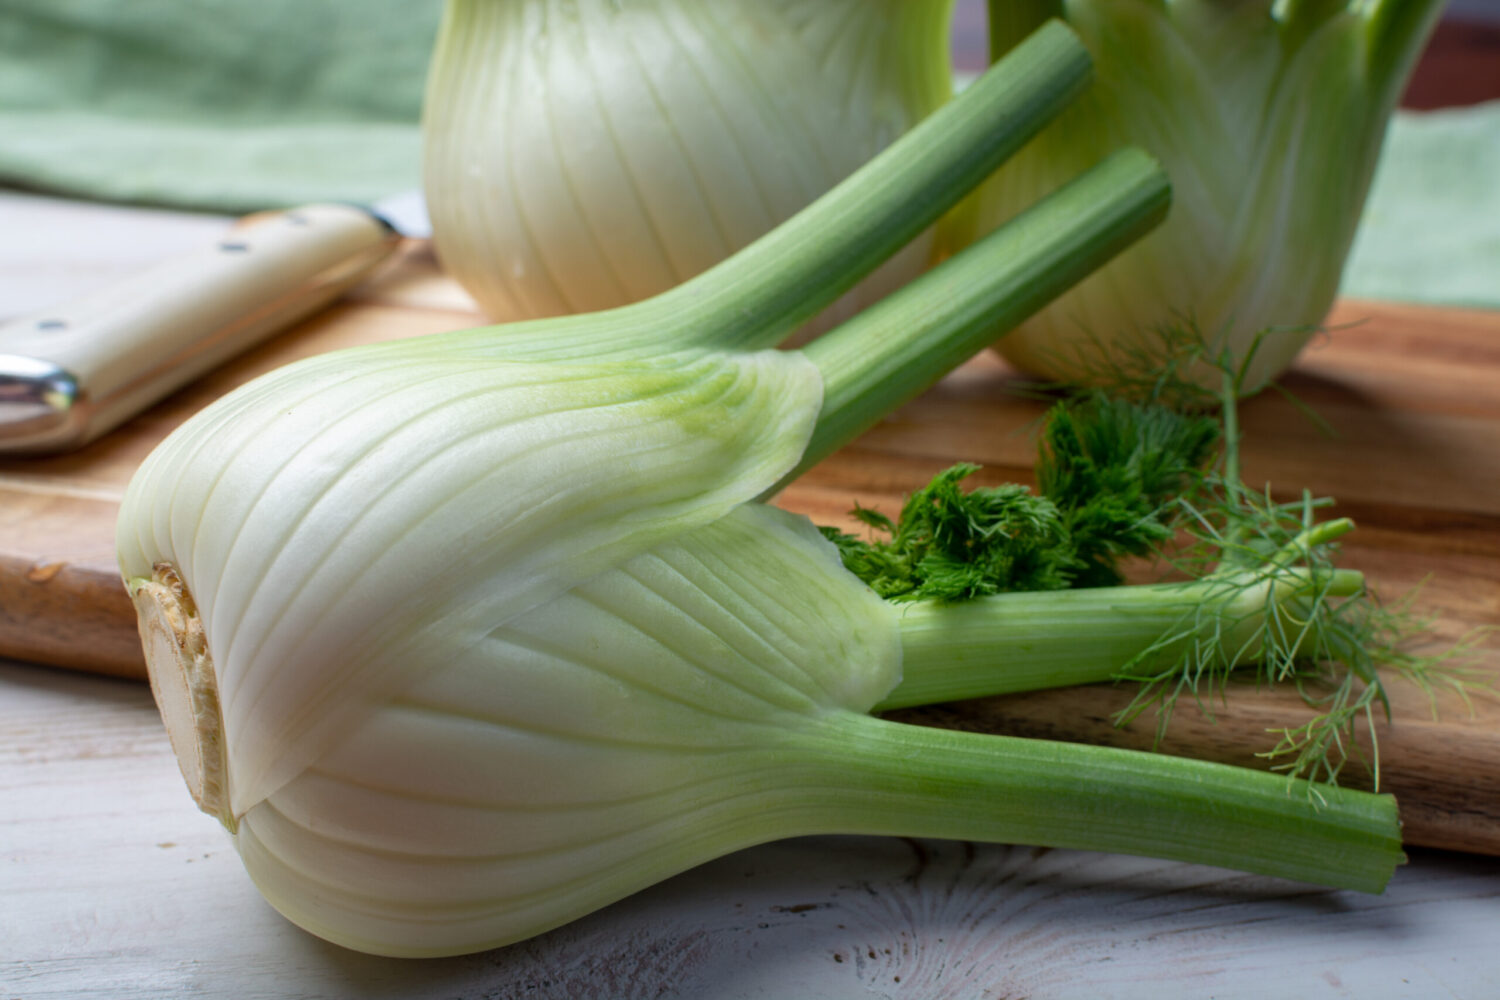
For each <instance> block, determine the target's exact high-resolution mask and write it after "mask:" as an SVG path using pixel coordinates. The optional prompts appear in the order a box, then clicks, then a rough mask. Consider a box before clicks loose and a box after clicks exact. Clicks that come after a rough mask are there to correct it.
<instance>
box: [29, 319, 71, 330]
mask: <svg viewBox="0 0 1500 1000" xmlns="http://www.w3.org/2000/svg"><path fill="white" fill-rule="evenodd" d="M36 328H37V329H38V330H66V329H67V328H68V321H67V320H65V319H41V320H37V323H36Z"/></svg>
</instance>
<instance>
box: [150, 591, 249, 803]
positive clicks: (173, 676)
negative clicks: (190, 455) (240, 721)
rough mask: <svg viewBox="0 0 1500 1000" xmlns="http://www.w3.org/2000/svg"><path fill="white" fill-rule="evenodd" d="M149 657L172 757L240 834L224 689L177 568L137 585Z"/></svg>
mask: <svg viewBox="0 0 1500 1000" xmlns="http://www.w3.org/2000/svg"><path fill="white" fill-rule="evenodd" d="M127 587H128V589H129V591H130V598H131V600H132V601H133V602H134V603H135V614H136V623H137V626H138V627H139V629H140V633H141V645H142V647H143V648H144V650H145V653H146V668H147V672H148V673H149V675H150V678H151V694H152V696H153V697H154V698H155V699H156V707H157V709H158V710H159V711H160V712H161V717H162V721H163V722H164V723H165V724H166V727H167V737H168V738H169V739H170V740H171V741H172V752H173V753H174V754H176V756H177V765H178V767H180V768H181V769H182V777H183V779H184V780H185V781H186V782H187V786H188V791H189V792H191V793H192V796H193V801H194V802H196V803H198V808H199V809H202V810H203V811H204V812H206V813H208V814H209V815H210V816H212V817H214V818H215V819H217V820H218V821H219V822H220V823H222V824H224V826H225V827H226V828H227V829H228V830H229V832H230V833H233V832H234V830H235V826H236V824H235V819H234V813H233V812H232V811H231V810H230V808H229V783H228V764H227V761H226V758H225V750H224V716H223V713H222V712H221V711H220V710H219V685H218V680H217V678H216V676H215V674H214V661H213V657H211V656H210V655H209V652H208V641H207V639H206V638H205V636H204V633H203V623H202V621H201V620H200V619H199V618H198V607H197V605H196V604H194V603H193V598H192V595H191V594H189V593H188V592H187V588H186V587H185V586H184V585H183V583H182V579H181V578H180V577H179V576H178V575H177V571H176V569H175V568H174V567H173V566H172V565H171V564H169V563H157V564H156V565H155V566H154V567H153V568H152V573H151V578H150V579H149V580H148V579H146V578H144V577H137V578H136V579H133V580H131V581H129V583H128V584H127Z"/></svg>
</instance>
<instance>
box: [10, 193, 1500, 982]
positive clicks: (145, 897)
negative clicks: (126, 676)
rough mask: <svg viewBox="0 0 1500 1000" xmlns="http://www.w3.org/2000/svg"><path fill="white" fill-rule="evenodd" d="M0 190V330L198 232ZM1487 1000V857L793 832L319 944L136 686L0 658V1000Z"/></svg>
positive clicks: (201, 229)
mask: <svg viewBox="0 0 1500 1000" xmlns="http://www.w3.org/2000/svg"><path fill="white" fill-rule="evenodd" d="M214 225H215V223H214V222H213V221H212V220H207V221H205V220H203V219H182V218H179V217H176V216H172V215H169V214H165V213H154V212H139V211H130V210H119V209H105V208H98V207H95V206H81V205H77V204H74V203H69V202H57V201H51V200H48V199H38V198H32V197H23V196H18V195H6V194H0V316H3V315H13V314H15V313H18V312H22V311H26V310H28V309H30V308H33V307H36V306H41V305H43V304H45V303H46V302H48V301H52V300H54V299H55V298H57V297H60V296H64V295H67V294H71V293H73V292H76V291H82V290H84V289H85V288H86V287H87V286H88V285H89V284H91V283H94V282H97V281H100V280H103V279H106V278H108V277H111V276H114V275H116V274H120V273H123V272H126V271H128V270H130V269H131V268H133V267H137V266H139V265H141V264H143V263H148V262H149V261H150V260H151V259H154V258H155V257H157V256H159V255H161V254H162V253H166V252H170V251H172V250H174V249H176V248H178V247H179V246H181V245H191V244H192V243H193V242H196V241H198V240H201V239H202V238H204V235H205V233H211V232H212V231H213V227H214ZM93 996H97V997H110V998H132V997H153V998H155V997H233V998H237V1000H253V998H294V997H295V998H301V997H308V998H312V997H319V998H336V997H392V998H395V997H400V998H427V997H431V998H453V997H464V998H470V997H473V998H478V997H529V998H553V997H555V998H569V1000H571V998H583V997H601V998H634V997H660V996H675V997H704V998H757V997H765V998H806V1000H816V998H829V1000H834V998H837V1000H846V998H847V1000H856V998H858V1000H864V998H872V997H910V998H937V997H955V998H980V997H988V998H1001V997H1031V998H1045V997H1100V998H1108V997H1119V998H1132V997H1143V998H1151V1000H1160V998H1163V997H1176V996H1185V997H1210V996H1211V997H1226V998H1227V997H1264V996H1275V997H1361V998H1369V997H1413V998H1429V997H1461V998H1485V997H1497V996H1500V859H1494V858H1481V857H1472V856H1464V855H1452V854H1441V853H1435V852H1416V853H1414V854H1413V856H1412V858H1411V862H1410V863H1409V864H1408V865H1406V866H1405V867H1403V868H1402V869H1401V870H1400V871H1398V873H1397V874H1396V877H1395V880H1394V881H1393V882H1392V884H1391V886H1390V888H1389V889H1388V890H1387V892H1386V893H1385V894H1384V895H1383V896H1363V895H1359V894H1355V893H1348V892H1331V891H1324V890H1319V889H1312V888H1308V887H1305V886H1299V885H1294V884H1290V883H1286V882H1280V881H1276V880H1272V879H1265V878H1257V877H1249V876H1241V875H1236V874H1233V873H1229V872H1224V871H1220V870H1217V869H1211V868H1204V867H1198V866H1191V865H1181V864H1167V863H1162V862H1156V861H1149V860H1143V859H1135V858H1123V857H1111V856H1105V855H1098V854H1090V853H1085V852H1078V851H1041V850H1033V849H1031V848H1026V847H1007V846H995V845H974V844H961V843H951V842H939V841H906V840H887V839H874V838H811V839H803V840H794V841H787V842H783V843H776V844H769V845H766V846H763V847H759V848H755V849H752V850H748V851H744V852H741V853H739V854H735V855H732V856H730V857H727V858H724V859H722V860H720V861H717V862H714V863H712V864H709V865H705V866H703V867H702V868H699V869H696V870H694V871H691V872H688V873H686V874H684V875H681V876H679V877H677V878H674V879H671V880H669V881H667V882H665V883H663V884H661V885H659V886H657V887H655V888H653V889H650V890H648V891H646V892H643V893H640V894H639V895H637V896H635V897H632V898H630V899H628V900H625V901H623V902H621V903H619V904H617V905H615V906H613V907H610V908H608V909H606V910H604V911H602V912H600V913H597V914H595V915H593V916H591V917H589V918H587V919H585V920H582V921H579V922H578V923H575V924H573V925H570V926H568V927H564V928H562V929H559V930H557V931H554V932H552V933H549V934H546V935H544V936H542V937H540V938H537V939H535V940H533V941H529V942H525V943H523V944H520V945H516V946H513V947H510V948H507V949H501V950H497V951H493V952H487V953H484V954H480V955H474V956H469V957H466V958H457V959H445V960H434V961H399V960H385V959H377V958H372V957H369V956H364V955H357V954H353V953H351V952H347V951H344V950H342V949H340V948H337V947H334V946H332V945H328V944H325V943H323V942H321V941H319V940H317V939H315V938H313V937H311V936H309V935H307V934H304V933H303V932H301V931H299V930H298V929H297V928H295V927H293V926H292V925H291V924H289V923H287V922H286V921H285V920H283V919H282V918H281V917H280V916H278V915H277V914H276V913H275V912H274V911H273V910H272V909H271V908H270V907H269V906H268V905H267V904H266V903H265V902H264V901H263V900H262V899H261V898H260V896H259V895H258V894H257V892H256V891H255V889H254V887H253V886H252V885H251V884H250V881H249V879H248V878H247V876H246V875H245V873H244V871H243V869H242V868H241V866H240V863H239V861H238V859H237V857H236V856H235V853H234V850H233V848H232V846H231V844H230V842H229V839H228V836H227V835H226V834H225V833H224V832H223V831H222V830H221V829H220V828H219V826H218V825H217V824H216V823H215V822H214V821H213V820H212V819H210V818H208V817H207V816H204V815H202V814H201V813H199V812H197V810H196V809H195V807H194V806H193V805H192V802H191V801H190V799H189V798H188V795H187V792H186V790H185V788H184V786H183V783H182V780H181V778H180V777H179V775H178V773H177V767H176V764H175V762H174V760H173V758H172V755H171V751H170V749H169V747H168V745H167V739H166V734H165V732H164V731H163V729H162V727H161V723H160V721H159V719H158V717H157V715H156V710H155V707H154V706H153V704H152V702H151V696H150V693H149V691H148V690H147V688H146V686H145V685H143V684H140V683H133V682H128V681H119V680H112V679H106V678H100V677H92V676H86V675H81V674H71V673H68V672H65V671H60V670H56V669H52V668H46V667H40V666H34V665H28V664H20V663H13V662H8V661H0V1000H10V998H25V1000H53V998H72V997H93Z"/></svg>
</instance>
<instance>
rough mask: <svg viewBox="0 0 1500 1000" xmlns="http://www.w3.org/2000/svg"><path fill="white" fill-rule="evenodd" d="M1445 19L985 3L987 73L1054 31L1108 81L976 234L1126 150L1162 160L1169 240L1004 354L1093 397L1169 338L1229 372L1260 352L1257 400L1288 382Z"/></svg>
mask: <svg viewBox="0 0 1500 1000" xmlns="http://www.w3.org/2000/svg"><path fill="white" fill-rule="evenodd" d="M1441 7H1442V3H1441V0H1243V2H1233V3H1227V2H1223V0H991V2H990V18H991V24H990V28H991V42H992V44H991V52H992V54H994V55H995V56H998V55H1001V54H1003V53H1004V52H1006V51H1008V50H1009V49H1010V48H1011V47H1012V46H1013V45H1015V44H1016V42H1018V41H1020V39H1021V38H1023V37H1024V36H1025V35H1026V33H1027V32H1028V31H1030V30H1032V29H1033V28H1035V26H1036V25H1038V24H1040V23H1042V22H1043V20H1045V19H1046V18H1049V17H1060V18H1063V19H1065V20H1066V22H1067V23H1068V24H1069V25H1071V26H1072V27H1073V28H1074V29H1075V30H1076V31H1077V32H1078V33H1079V36H1080V37H1081V38H1082V39H1083V40H1084V42H1085V44H1086V45H1087V46H1088V47H1089V50H1090V52H1091V53H1092V54H1093V56H1094V59H1095V66H1096V72H1097V74H1098V75H1097V82H1096V84H1095V86H1093V87H1092V88H1090V90H1089V92H1088V93H1087V94H1085V95H1084V96H1083V97H1082V98H1080V99H1079V100H1078V101H1077V102H1076V103H1075V104H1074V105H1073V106H1072V107H1070V108H1069V110H1068V111H1067V112H1066V113H1064V114H1063V115H1062V116H1060V117H1059V118H1058V120H1057V121H1056V122H1054V123H1053V124H1052V125H1051V126H1050V127H1049V128H1048V129H1046V130H1045V131H1044V132H1043V133H1042V134H1041V135H1040V136H1039V137H1038V138H1037V140H1036V141H1035V142H1034V143H1032V144H1031V145H1030V146H1028V147H1027V149H1026V150H1024V151H1023V152H1022V153H1021V154H1020V155H1019V156H1017V157H1016V158H1015V159H1014V160H1012V161H1011V162H1010V163H1008V164H1007V165H1006V166H1005V167H1003V168H1002V169H1001V170H999V171H998V172H997V173H996V175H995V177H994V178H993V179H992V180H991V181H990V182H988V183H987V184H986V185H984V186H983V187H982V188H981V191H980V194H979V195H978V202H979V209H978V213H979V228H980V231H984V230H985V229H987V228H988V227H990V226H993V225H994V224H995V223H996V222H998V221H1000V220H1003V219H1005V218H1008V217H1010V215H1012V214H1014V212H1015V211H1016V210H1017V209H1019V208H1020V207H1022V206H1024V205H1026V204H1029V203H1030V202H1031V201H1032V200H1034V199H1035V198H1036V197H1038V195H1040V194H1041V193H1043V192H1045V191H1048V190H1051V189H1052V187H1054V186H1055V185H1056V184H1057V183H1058V182H1059V181H1060V180H1061V179H1063V178H1066V177H1069V176H1072V174H1073V173H1075V172H1076V171H1077V170H1079V169H1080V168H1081V167H1082V166H1083V165H1085V164H1088V163H1091V162H1093V161H1094V160H1096V159H1097V158H1098V157H1099V156H1100V155H1102V154H1104V153H1105V152H1107V151H1109V150H1111V149H1115V148H1118V147H1119V146H1121V145H1125V144H1130V145H1138V146H1140V147H1142V148H1144V149H1145V150H1146V151H1147V152H1150V153H1151V154H1152V155H1154V156H1156V157H1157V158H1158V160H1160V162H1161V164H1162V166H1163V168H1164V169H1165V170H1166V171H1167V175H1168V176H1169V177H1170V178H1171V179H1172V187H1173V205H1172V210H1171V213H1170V215H1169V216H1168V219H1167V221H1166V222H1165V223H1164V224H1163V225H1162V226H1161V227H1159V228H1158V229H1157V230H1156V231H1155V232H1154V233H1152V234H1151V235H1150V236H1148V237H1147V238H1146V239H1144V240H1142V241H1141V243H1140V244H1139V245H1137V246H1136V247H1134V248H1132V249H1131V250H1129V251H1127V252H1126V253H1124V254H1122V255H1121V256H1120V258H1119V259H1118V260H1116V261H1114V262H1113V263H1111V264H1110V265H1108V266H1106V267H1104V268H1101V269H1100V270H1099V271H1098V272H1097V273H1096V274H1094V275H1093V276H1091V277H1090V278H1089V279H1087V280H1086V281H1084V282H1082V283H1081V284H1080V285H1079V287H1078V288H1077V289H1075V290H1073V291H1072V292H1070V293H1069V294H1067V295H1064V296H1062V297H1061V298H1059V299H1058V300H1057V301H1056V302H1054V303H1053V304H1052V305H1050V306H1049V307H1048V308H1046V309H1044V310H1042V311H1041V312H1040V313H1038V314H1037V315H1036V316H1035V317H1033V318H1032V319H1030V320H1028V321H1027V322H1026V323H1024V324H1022V325H1021V327H1020V328H1019V329H1017V330H1015V331H1013V332H1011V333H1009V334H1008V335H1007V336H1006V337H1005V338H1004V340H1003V341H1001V342H1000V343H999V344H998V345H997V349H998V350H999V351H1000V352H1001V353H1002V354H1003V355H1004V356H1005V357H1006V358H1008V359H1010V360H1011V361H1013V362H1015V363H1016V364H1017V365H1019V366H1021V367H1022V368H1024V369H1027V370H1029V371H1031V372H1034V373H1038V374H1042V375H1045V376H1048V377H1052V378H1079V377H1084V378H1087V377H1088V375H1089V374H1090V373H1091V372H1092V373H1097V372H1099V371H1107V370H1108V369H1109V368H1110V367H1111V366H1112V365H1113V364H1115V363H1116V362H1118V361H1120V360H1121V359H1122V358H1126V357H1133V358H1139V357H1140V356H1141V355H1142V354H1143V353H1144V354H1145V355H1146V356H1150V355H1151V354H1152V353H1153V352H1156V351H1159V350H1160V349H1161V344H1162V335H1163V333H1164V331H1182V330H1185V329H1186V330H1188V331H1189V332H1190V333H1192V334H1195V335H1196V336H1201V337H1202V338H1203V340H1204V341H1205V342H1206V343H1207V345H1208V346H1209V348H1210V349H1211V350H1212V351H1213V352H1214V354H1215V355H1216V356H1217V355H1222V354H1223V353H1224V352H1226V351H1227V352H1228V355H1229V357H1230V358H1232V359H1233V360H1234V361H1236V362H1242V361H1244V360H1245V359H1246V357H1247V356H1248V355H1250V354H1251V353H1252V350H1251V348H1252V345H1253V344H1255V342H1256V340H1257V338H1258V337H1260V335H1261V334H1263V333H1267V332H1269V334H1270V335H1268V336H1266V337H1264V339H1263V340H1261V342H1260V343H1259V345H1258V346H1257V347H1256V348H1255V350H1254V352H1253V353H1254V357H1253V358H1252V359H1251V360H1250V363H1249V366H1248V371H1247V372H1246V378H1245V384H1246V387H1247V388H1256V387H1259V386H1260V385H1262V384H1263V383H1264V382H1265V381H1266V380H1267V379H1269V378H1272V377H1274V376H1275V375H1276V374H1278V373H1279V372H1280V371H1281V370H1282V369H1284V368H1285V367H1286V366H1287V365H1289V364H1290V363H1291V361H1292V359H1293V358H1294V357H1295V355H1296V354H1297V352H1298V351H1300V350H1301V348H1302V347H1303V345H1304V344H1305V343H1306V342H1307V340H1308V339H1309V337H1311V336H1312V334H1313V333H1314V332H1316V330H1317V328H1318V327H1319V325H1320V324H1321V323H1322V322H1323V320H1324V318H1325V317H1326V315H1327V313H1328V310H1329V307H1330V306H1331V305H1332V304H1333V301H1334V298H1335V296H1336V294H1337V292H1338V288H1339V280H1340V276H1341V274H1342V271H1343V266H1344V261H1345V258H1346V256H1347V254H1348V251H1349V247H1350V244H1351V242H1352V240H1353V238H1354V232H1355V227H1356V225H1357V223H1358V221H1359V217H1360V212H1361V209H1362V208H1363V205H1364V202H1365V195H1366V193H1367V191H1368V188H1369V184H1370V178H1371V175H1372V173H1373V171H1374V168H1375V163H1376V160H1377V158H1378V155H1379V152H1380V147H1381V141H1382V138H1383V136H1384V134H1385V128H1386V123H1387V121H1388V119H1389V117H1390V114H1391V111H1392V109H1393V108H1394V106H1395V104H1396V101H1397V99H1398V98H1399V96H1400V94H1401V90H1402V88H1403V87H1404V85H1405V83H1406V80H1407V77H1408V76H1409V74H1410V71H1411V68H1412V66H1413V65H1414V63H1415V60H1416V57H1417V55H1418V53H1419V51H1420V49H1421V47H1422V44H1423V42H1424V41H1425V40H1426V38H1427V36H1428V34H1429V32H1430V29H1431V27H1432V25H1433V23H1434V22H1435V20H1436V18H1437V15H1438V12H1439V11H1440V10H1441ZM1167 339H1168V340H1170V339H1171V338H1170V337H1168V338H1167ZM1101 355H1102V356H1101ZM1204 375H1205V377H1210V378H1212V377H1213V375H1212V373H1210V372H1208V371H1207V370H1205V372H1204Z"/></svg>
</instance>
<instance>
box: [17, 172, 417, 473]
mask: <svg viewBox="0 0 1500 1000" xmlns="http://www.w3.org/2000/svg"><path fill="white" fill-rule="evenodd" d="M430 234H431V228H430V225H429V223H428V221H427V213H426V207H425V205H424V204H423V201H422V197H421V195H420V193H419V192H416V191H412V192H408V193H404V194H401V195H397V196H395V197H392V198H389V199H386V200H384V201H380V202H377V203H376V204H374V205H372V206H368V207H366V206H358V205H344V204H318V205H305V206H302V207H300V208H294V209H289V210H286V211H278V212H271V213H266V214H261V215H255V216H251V217H250V218H249V219H247V220H245V221H244V222H242V223H241V224H240V225H238V226H236V227H234V228H233V229H232V230H230V231H229V232H228V233H226V234H225V235H224V237H223V238H222V239H220V240H219V241H218V242H217V243H215V244H214V245H212V246H209V247H205V248H204V249H202V250H200V251H197V252H195V253H191V254H189V255H187V256H184V257H179V258H177V259H175V260H169V261H167V262H165V263H163V264H159V265H157V266H156V267H153V268H151V269H149V270H147V271H144V272H142V273H141V274H138V275H136V276H134V277H132V278H129V279H127V280H125V281H124V282H121V283H119V284H116V285H113V286H111V287H108V288H105V289H103V290H100V291H97V292H95V293H93V294H91V295H88V296H86V297H84V298H82V299H81V300H79V301H76V302H73V303H70V304H68V305H66V306H60V307H58V308H54V309H48V310H43V311H41V312H35V313H31V314H29V315H26V316H22V317H19V318H16V319H12V320H9V321H7V322H5V323H3V324H0V455H35V454H48V453H55V452H62V451H70V450H72V449H74V448H78V447H81V446H82V445H85V444H87V443H88V442H90V441H92V440H94V439H95V438H97V437H99V435H101V434H103V433H105V432H106V431H109V430H111V429H112V428H114V427H116V426H118V425H119V424H120V423H122V422H123V421H125V420H127V419H129V418H130V417H132V416H134V415H135V414H137V413H139V412H141V411H142V410H144V409H146V407H148V406H150V405H151V404H152V403H154V402H156V401H157V400H159V399H161V398H162V397H163V396H166V395H167V394H169V393H171V392H172V391H173V390H175V389H179V388H181V387H182V386H184V385H186V384H187V383H188V382H191V381H192V380H193V379H195V378H198V377H199V376H201V375H203V374H205V373H207V372H209V371H211V370H212V369H214V368H216V367H218V366H219V365H221V364H223V363H224V362H226V361H228V360H229V359H230V358H232V357H234V356H235V355H237V354H239V353H241V352H243V351H245V350H247V349H248V348H250V347H252V346H254V345H255V344H257V343H260V342H261V341H263V340H265V339H266V338H268V337H270V336H271V335H272V334H273V333H276V332H277V331H279V330H282V329H284V328H286V327H287V326H290V325H291V324H292V323H293V322H295V321H297V320H298V319H301V318H303V317H305V316H307V315H310V314H311V313H313V312H315V311H316V310H318V309H321V308H322V307H324V306H326V305H328V304H329V303H331V302H332V301H333V300H334V299H336V298H337V297H338V296H339V295H341V294H343V293H344V292H345V291H347V290H348V289H350V288H352V287H353V286H354V285H355V284H357V283H358V282H359V281H360V280H361V279H362V278H364V277H365V276H366V275H367V274H369V273H370V271H371V269H372V268H374V267H375V265H376V264H378V263H380V262H381V261H382V260H384V259H385V258H386V257H388V256H389V255H390V254H391V252H392V251H393V250H395V248H396V246H397V245H398V244H399V243H400V242H401V239H402V238H403V237H407V236H410V237H417V238H422V237H426V236H429V235H430Z"/></svg>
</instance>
